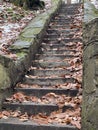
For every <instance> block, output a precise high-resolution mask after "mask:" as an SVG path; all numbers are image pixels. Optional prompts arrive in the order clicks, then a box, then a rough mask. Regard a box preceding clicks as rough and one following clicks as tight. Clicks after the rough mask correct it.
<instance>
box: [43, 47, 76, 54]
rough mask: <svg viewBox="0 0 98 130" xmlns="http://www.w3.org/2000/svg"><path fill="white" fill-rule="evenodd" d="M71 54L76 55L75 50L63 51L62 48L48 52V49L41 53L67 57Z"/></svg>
mask: <svg viewBox="0 0 98 130" xmlns="http://www.w3.org/2000/svg"><path fill="white" fill-rule="evenodd" d="M71 52H73V53H76V50H75V49H67V50H64V48H63V49H62V50H50V49H47V50H44V52H41V53H43V54H47V55H55V54H62V55H63V54H64V55H68V54H70V53H71Z"/></svg>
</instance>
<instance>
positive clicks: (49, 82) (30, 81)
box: [23, 78, 75, 86]
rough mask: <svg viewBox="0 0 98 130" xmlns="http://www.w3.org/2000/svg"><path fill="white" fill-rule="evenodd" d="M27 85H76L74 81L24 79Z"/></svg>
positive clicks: (66, 79)
mask: <svg viewBox="0 0 98 130" xmlns="http://www.w3.org/2000/svg"><path fill="white" fill-rule="evenodd" d="M23 83H25V84H37V85H43V86H46V85H50V86H53V85H58V84H64V83H75V80H74V79H68V78H65V79H30V78H26V79H24V82H23Z"/></svg>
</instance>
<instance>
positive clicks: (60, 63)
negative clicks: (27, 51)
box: [32, 60, 69, 69]
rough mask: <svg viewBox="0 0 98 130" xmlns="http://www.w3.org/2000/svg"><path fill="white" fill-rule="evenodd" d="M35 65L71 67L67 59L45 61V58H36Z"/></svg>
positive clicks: (42, 66)
mask: <svg viewBox="0 0 98 130" xmlns="http://www.w3.org/2000/svg"><path fill="white" fill-rule="evenodd" d="M32 63H33V66H34V67H38V68H40V67H41V68H44V69H45V68H58V67H60V68H64V67H69V63H67V62H66V61H61V62H60V61H55V62H54V61H45V60H35V61H33V62H32Z"/></svg>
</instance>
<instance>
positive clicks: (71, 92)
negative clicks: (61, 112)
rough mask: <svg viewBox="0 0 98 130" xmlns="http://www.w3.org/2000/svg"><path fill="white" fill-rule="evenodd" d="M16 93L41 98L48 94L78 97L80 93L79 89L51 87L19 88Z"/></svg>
mask: <svg viewBox="0 0 98 130" xmlns="http://www.w3.org/2000/svg"><path fill="white" fill-rule="evenodd" d="M14 90H15V92H23V93H25V94H26V95H32V96H37V97H41V96H44V95H46V94H47V93H55V94H59V95H61V94H65V95H68V96H72V97H74V96H76V95H77V93H78V89H60V88H51V87H49V86H44V87H43V88H19V86H18V87H17V88H15V89H14Z"/></svg>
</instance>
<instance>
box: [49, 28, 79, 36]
mask: <svg viewBox="0 0 98 130" xmlns="http://www.w3.org/2000/svg"><path fill="white" fill-rule="evenodd" d="M77 31H79V29H64V30H57V29H54V30H53V29H49V30H47V33H49V34H53V33H54V34H56V35H57V34H61V33H70V32H74V33H76V32H77Z"/></svg>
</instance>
